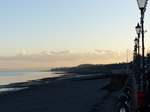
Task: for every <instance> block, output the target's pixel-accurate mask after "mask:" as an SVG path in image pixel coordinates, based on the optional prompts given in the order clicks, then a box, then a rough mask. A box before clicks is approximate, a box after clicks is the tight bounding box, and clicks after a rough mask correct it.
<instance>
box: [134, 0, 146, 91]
mask: <svg viewBox="0 0 150 112" xmlns="http://www.w3.org/2000/svg"><path fill="white" fill-rule="evenodd" d="M147 1H148V0H137V3H138V6H139V9H140V11H141V33H142V69H143V77H142V90H143V91H144V92H146V80H145V74H144V73H145V62H144V49H145V48H144V13H145V11H146V5H147Z"/></svg>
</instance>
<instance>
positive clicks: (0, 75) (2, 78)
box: [0, 72, 63, 85]
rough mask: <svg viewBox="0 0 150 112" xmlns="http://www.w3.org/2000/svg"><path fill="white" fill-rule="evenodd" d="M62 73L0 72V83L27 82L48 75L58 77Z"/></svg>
mask: <svg viewBox="0 0 150 112" xmlns="http://www.w3.org/2000/svg"><path fill="white" fill-rule="evenodd" d="M61 75H63V74H56V72H0V85H6V84H10V83H16V82H27V81H29V80H36V79H42V78H48V77H59V76H61Z"/></svg>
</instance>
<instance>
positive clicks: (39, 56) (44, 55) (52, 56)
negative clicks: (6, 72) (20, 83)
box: [0, 49, 132, 63]
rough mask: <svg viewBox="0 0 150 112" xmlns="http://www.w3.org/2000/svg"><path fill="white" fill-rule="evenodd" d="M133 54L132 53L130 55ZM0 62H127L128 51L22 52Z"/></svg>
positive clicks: (1, 58)
mask: <svg viewBox="0 0 150 112" xmlns="http://www.w3.org/2000/svg"><path fill="white" fill-rule="evenodd" d="M131 53H132V52H131V51H130V53H129V54H131ZM0 60H3V61H15V60H16V61H36V62H58V61H83V60H93V61H94V60H95V61H102V62H107V63H109V61H112V60H114V61H115V60H116V62H118V61H121V60H122V61H123V60H126V51H125V52H117V51H113V50H99V49H96V50H94V51H91V52H84V53H80V52H74V51H70V50H65V51H58V52H56V51H45V52H40V53H35V54H27V53H26V51H25V50H22V51H21V52H20V53H19V54H18V55H16V56H11V57H3V56H0Z"/></svg>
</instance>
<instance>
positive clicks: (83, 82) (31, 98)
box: [0, 76, 121, 112]
mask: <svg viewBox="0 0 150 112" xmlns="http://www.w3.org/2000/svg"><path fill="white" fill-rule="evenodd" d="M47 81H48V82H47ZM31 82H32V81H31ZM33 82H36V83H37V82H40V84H36V85H30V84H29V85H30V86H29V88H27V89H23V90H19V91H14V92H8V93H7V94H1V95H0V101H1V102H3V103H1V104H0V111H3V112H10V111H17V112H33V111H36V112H43V111H44V112H51V111H52V112H60V111H61V112H99V111H101V112H107V111H111V112H116V110H115V109H116V106H117V104H118V103H116V102H117V97H118V95H119V94H120V91H121V90H119V89H117V90H111V89H109V87H108V85H110V84H111V77H108V76H105V77H104V76H89V77H78V78H69V79H63V80H57V79H56V78H44V79H42V80H40V81H33ZM31 84H33V83H31ZM21 87H22V86H21ZM108 106H109V107H110V108H108ZM113 110H114V111H113Z"/></svg>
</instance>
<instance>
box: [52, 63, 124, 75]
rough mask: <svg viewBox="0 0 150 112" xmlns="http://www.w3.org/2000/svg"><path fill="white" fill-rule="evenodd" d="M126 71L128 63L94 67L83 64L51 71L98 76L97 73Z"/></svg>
mask: <svg viewBox="0 0 150 112" xmlns="http://www.w3.org/2000/svg"><path fill="white" fill-rule="evenodd" d="M122 69H123V70H126V69H127V63H119V64H107V65H101V64H97V65H93V64H81V65H79V66H76V67H60V68H52V69H51V71H63V72H67V73H78V74H97V73H101V74H103V73H105V74H111V73H112V71H114V70H122Z"/></svg>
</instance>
